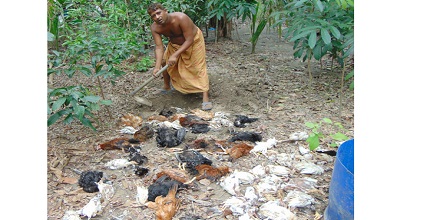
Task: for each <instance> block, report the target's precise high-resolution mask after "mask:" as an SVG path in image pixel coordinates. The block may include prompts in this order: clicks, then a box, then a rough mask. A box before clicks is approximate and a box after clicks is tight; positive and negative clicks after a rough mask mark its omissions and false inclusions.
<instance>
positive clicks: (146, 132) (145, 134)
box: [133, 125, 155, 142]
mask: <svg viewBox="0 0 430 220" xmlns="http://www.w3.org/2000/svg"><path fill="white" fill-rule="evenodd" d="M154 133H155V132H154V130H153V129H152V126H150V125H145V126H143V127H142V128H141V129H139V130H138V131H136V133H134V134H133V137H134V139H136V140H139V141H140V142H145V141H146V140H149V139H151V138H152V137H153V136H154Z"/></svg>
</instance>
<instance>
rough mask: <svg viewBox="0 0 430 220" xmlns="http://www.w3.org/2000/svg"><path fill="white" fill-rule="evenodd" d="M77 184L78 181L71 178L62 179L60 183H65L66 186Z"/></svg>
mask: <svg viewBox="0 0 430 220" xmlns="http://www.w3.org/2000/svg"><path fill="white" fill-rule="evenodd" d="M77 182H78V179H76V178H73V177H63V178H62V179H61V183H67V184H75V183H77Z"/></svg>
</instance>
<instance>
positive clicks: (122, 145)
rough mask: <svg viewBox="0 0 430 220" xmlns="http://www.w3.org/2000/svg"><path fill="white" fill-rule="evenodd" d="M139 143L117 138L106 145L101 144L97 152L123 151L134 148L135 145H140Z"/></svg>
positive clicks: (133, 140)
mask: <svg viewBox="0 0 430 220" xmlns="http://www.w3.org/2000/svg"><path fill="white" fill-rule="evenodd" d="M138 143H139V141H138V140H135V139H130V138H126V137H120V138H115V139H113V140H110V141H107V142H105V143H101V144H99V146H97V150H122V149H128V148H130V147H132V145H133V144H138Z"/></svg>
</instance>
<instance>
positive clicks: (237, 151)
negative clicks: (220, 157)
mask: <svg viewBox="0 0 430 220" xmlns="http://www.w3.org/2000/svg"><path fill="white" fill-rule="evenodd" d="M253 148H254V147H253V146H250V145H248V144H246V143H239V144H236V145H234V146H233V147H232V148H230V149H227V150H226V153H228V154H229V155H230V157H231V158H233V159H237V158H239V157H242V156H245V155H248V154H249V152H250V151H251V150H252V149H253Z"/></svg>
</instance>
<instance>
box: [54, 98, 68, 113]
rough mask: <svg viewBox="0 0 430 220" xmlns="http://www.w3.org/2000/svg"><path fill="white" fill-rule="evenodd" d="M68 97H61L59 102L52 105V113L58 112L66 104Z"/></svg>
mask: <svg viewBox="0 0 430 220" xmlns="http://www.w3.org/2000/svg"><path fill="white" fill-rule="evenodd" d="M66 99H67V98H66V97H60V98H59V99H57V101H55V102H54V104H52V111H54V112H55V111H57V110H58V109H59V108H60V107H61V106H62V105H63V104H64V102H66Z"/></svg>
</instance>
